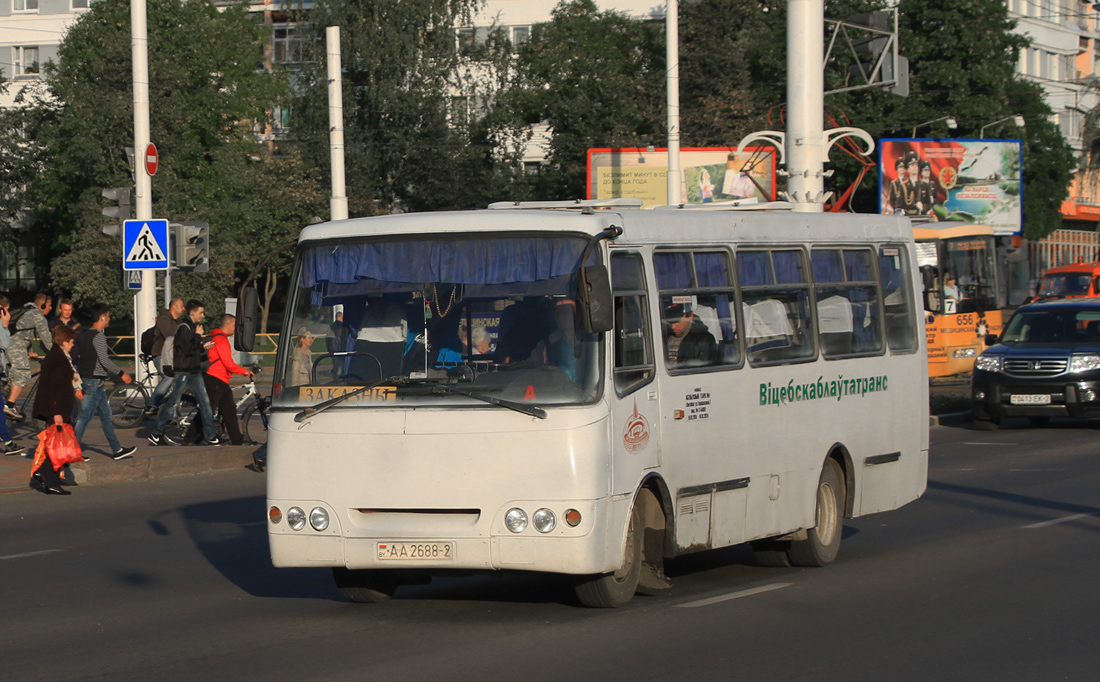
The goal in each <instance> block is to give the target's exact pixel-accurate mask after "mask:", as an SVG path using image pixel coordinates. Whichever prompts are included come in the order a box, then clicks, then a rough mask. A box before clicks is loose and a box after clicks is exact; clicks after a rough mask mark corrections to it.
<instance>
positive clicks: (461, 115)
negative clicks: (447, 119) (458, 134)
mask: <svg viewBox="0 0 1100 682" xmlns="http://www.w3.org/2000/svg"><path fill="white" fill-rule="evenodd" d="M451 125H453V126H454V127H456V128H465V127H466V126H468V125H470V98H469V97H452V98H451Z"/></svg>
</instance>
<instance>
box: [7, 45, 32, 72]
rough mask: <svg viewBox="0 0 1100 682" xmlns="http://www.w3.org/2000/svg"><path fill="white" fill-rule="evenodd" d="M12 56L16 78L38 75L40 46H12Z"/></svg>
mask: <svg viewBox="0 0 1100 682" xmlns="http://www.w3.org/2000/svg"><path fill="white" fill-rule="evenodd" d="M12 57H13V61H14V65H13V66H14V67H15V76H16V78H18V77H20V76H27V77H32V76H37V75H38V74H39V71H38V47H37V46H35V47H25V46H22V45H16V46H15V47H13V48H12Z"/></svg>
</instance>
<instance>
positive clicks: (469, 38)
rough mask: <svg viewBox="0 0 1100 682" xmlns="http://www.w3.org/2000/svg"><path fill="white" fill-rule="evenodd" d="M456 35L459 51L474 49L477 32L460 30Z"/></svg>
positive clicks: (465, 29) (471, 29) (469, 29)
mask: <svg viewBox="0 0 1100 682" xmlns="http://www.w3.org/2000/svg"><path fill="white" fill-rule="evenodd" d="M456 35H457V36H458V49H459V50H460V51H463V50H470V49H472V48H473V46H474V39H475V36H476V32H475V31H474V29H473V28H460V29H458V31H456Z"/></svg>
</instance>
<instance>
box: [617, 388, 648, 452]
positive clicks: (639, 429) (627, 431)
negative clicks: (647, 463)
mask: <svg viewBox="0 0 1100 682" xmlns="http://www.w3.org/2000/svg"><path fill="white" fill-rule="evenodd" d="M648 444H649V422H648V421H646V418H645V416H644V415H641V414H638V400H637V399H635V400H634V414H632V415H630V417H629V418H627V420H626V426H625V427H624V428H623V446H624V447H625V448H626V451H627V452H638V451H639V450H644V449H645V447H646V445H648Z"/></svg>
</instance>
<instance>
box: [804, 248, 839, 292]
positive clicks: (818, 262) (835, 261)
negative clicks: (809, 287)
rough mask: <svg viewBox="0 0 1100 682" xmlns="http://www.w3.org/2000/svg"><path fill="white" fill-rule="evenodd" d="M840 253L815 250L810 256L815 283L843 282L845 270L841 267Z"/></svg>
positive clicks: (831, 250)
mask: <svg viewBox="0 0 1100 682" xmlns="http://www.w3.org/2000/svg"><path fill="white" fill-rule="evenodd" d="M838 256H839V252H837V251H835V250H833V249H828V250H815V251H813V252H812V253H811V254H810V262H811V264H812V265H813V270H814V282H816V283H817V284H822V283H825V282H843V281H844V277H843V276H842V274H841V273H842V272H843V270H841V267H840V259H839V257H838Z"/></svg>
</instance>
